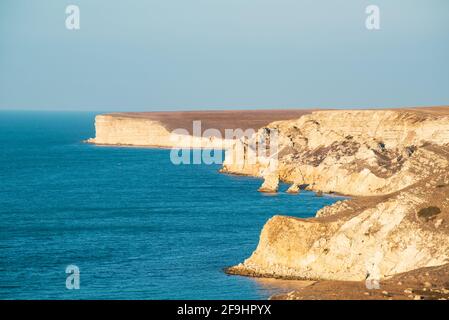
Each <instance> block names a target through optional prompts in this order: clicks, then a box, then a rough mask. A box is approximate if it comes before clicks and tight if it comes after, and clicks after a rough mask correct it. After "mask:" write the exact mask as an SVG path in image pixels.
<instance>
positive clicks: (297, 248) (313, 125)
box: [223, 107, 449, 281]
mask: <svg viewBox="0 0 449 320" xmlns="http://www.w3.org/2000/svg"><path fill="white" fill-rule="evenodd" d="M273 130H277V132H278V135H279V138H278V141H279V154H278V170H277V172H276V174H277V175H278V177H279V179H280V180H282V181H285V182H289V183H292V184H295V185H301V186H302V187H303V188H307V189H310V190H315V191H320V192H321V191H322V192H328V193H330V192H336V193H340V194H345V195H349V196H353V198H352V199H350V200H345V201H340V202H338V203H336V204H334V205H332V206H330V207H326V208H323V209H322V210H320V211H319V212H318V213H317V216H316V217H315V218H312V219H299V218H294V217H287V216H275V217H273V218H271V219H270V220H269V221H268V222H267V223H266V225H265V226H264V228H263V230H262V233H261V236H260V240H259V244H258V247H257V249H256V250H255V252H254V253H253V254H252V256H251V257H249V258H248V259H247V260H245V261H244V262H243V263H241V264H239V265H237V266H234V267H231V268H228V269H227V272H228V273H230V274H239V275H247V276H257V277H275V278H287V279H326V280H345V281H360V280H366V281H370V280H372V281H379V280H382V279H387V278H389V277H391V276H393V275H395V274H399V273H404V272H408V271H411V270H415V269H419V268H424V267H434V266H440V265H444V264H447V263H448V262H449V170H448V168H449V108H446V107H442V108H432V109H425V108H423V109H402V110H351V111H346V110H342V111H319V112H313V113H312V114H309V115H304V116H302V117H301V118H299V119H297V120H289V121H279V122H273V123H271V124H270V125H268V126H266V127H264V128H261V129H260V130H259V131H258V133H257V135H255V136H254V137H253V139H260V138H261V136H263V135H266V134H267V132H270V131H273ZM244 143H248V142H244ZM264 163H266V161H264V162H261V163H248V164H247V163H244V164H240V165H234V164H233V163H232V162H231V161H230V162H228V163H225V165H224V168H223V171H224V172H230V173H241V174H250V175H254V176H261V177H263V176H264V174H263V172H264V169H265V167H264ZM270 179H273V178H272V177H270Z"/></svg>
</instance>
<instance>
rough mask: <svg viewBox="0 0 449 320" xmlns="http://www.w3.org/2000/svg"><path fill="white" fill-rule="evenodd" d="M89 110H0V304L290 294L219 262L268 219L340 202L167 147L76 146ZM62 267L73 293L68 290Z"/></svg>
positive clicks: (245, 246) (86, 128)
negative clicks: (69, 270) (294, 191)
mask: <svg viewBox="0 0 449 320" xmlns="http://www.w3.org/2000/svg"><path fill="white" fill-rule="evenodd" d="M94 116H95V114H93V113H74V112H73V113H72V112H68V113H54V112H53V113H51V112H0V144H1V147H0V298H1V299H265V298H268V297H269V296H270V295H271V294H273V293H275V292H279V291H285V290H288V289H289V286H290V284H292V283H291V282H282V283H281V282H276V281H275V282H270V281H261V280H256V279H251V278H245V277H238V276H228V275H225V274H224V273H223V271H222V269H223V267H226V266H230V265H234V264H236V263H239V262H241V261H243V260H244V259H245V258H247V257H249V255H250V254H251V253H252V251H253V250H254V249H255V248H256V245H257V242H258V239H259V234H260V231H261V229H262V227H263V225H264V223H265V222H266V221H267V220H268V219H269V218H270V217H272V216H273V215H275V214H288V215H294V216H298V217H309V216H313V215H314V213H315V212H316V211H317V210H318V209H319V208H321V207H323V206H324V205H328V204H330V203H333V202H334V201H336V200H337V198H331V197H323V198H317V197H315V196H314V194H313V193H310V192H303V193H302V194H301V195H299V196H292V195H288V194H286V193H285V192H281V193H280V194H278V195H275V196H267V195H263V194H260V193H258V192H257V188H258V187H259V185H260V183H261V181H260V180H257V179H253V178H246V177H236V176H230V175H224V174H219V173H218V172H217V170H218V169H219V166H218V165H213V166H210V165H209V166H208V165H183V166H175V165H173V164H171V162H170V157H169V153H170V151H169V150H153V149H142V148H115V147H98V146H92V145H88V144H84V143H82V140H83V139H86V138H89V137H92V136H94V127H93V123H94ZM285 188H286V186H283V189H282V190H285ZM70 264H74V265H76V266H78V267H79V269H80V289H79V290H68V289H66V277H67V274H66V273H65V269H66V267H67V266H68V265H70ZM292 285H293V284H292Z"/></svg>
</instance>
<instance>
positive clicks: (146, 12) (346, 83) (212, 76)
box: [0, 0, 449, 111]
mask: <svg viewBox="0 0 449 320" xmlns="http://www.w3.org/2000/svg"><path fill="white" fill-rule="evenodd" d="M71 4H73V5H77V6H78V7H79V9H80V29H79V30H68V29H67V28H66V24H65V20H66V17H67V15H66V13H65V10H66V7H67V6H68V5H71ZM368 5H377V6H378V7H379V8H380V30H368V29H367V28H366V26H365V20H366V18H367V14H366V12H365V9H366V7H367V6H368ZM425 105H449V1H447V0H427V1H422V0H407V1H403V0H402V1H399V0H370V1H364V0H327V1H325V0H127V1H124V0H114V1H111V0H70V1H66V0H0V109H8V110H18V109H36V110H40V109H43V110H92V111H141V110H147V111H151V110H206V109H207V110H212V109H257V108H260V109H262V108H263V109H267V108H268V109H281V108H311V107H316V108H363V107H365V108H374V107H403V106H425Z"/></svg>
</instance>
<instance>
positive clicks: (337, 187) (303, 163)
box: [223, 110, 449, 196]
mask: <svg viewBox="0 0 449 320" xmlns="http://www.w3.org/2000/svg"><path fill="white" fill-rule="evenodd" d="M272 130H277V131H278V133H279V138H278V140H279V146H278V149H279V154H278V156H279V173H278V174H279V177H280V178H281V179H282V180H283V181H286V182H291V183H296V184H301V185H309V189H312V190H321V191H324V192H338V193H341V194H347V195H358V196H363V195H366V196H373V195H381V194H389V193H392V192H394V191H397V190H401V189H403V188H405V187H407V186H409V185H412V184H413V183H416V182H417V181H419V180H421V179H422V177H423V176H426V175H428V174H429V173H430V172H429V169H430V168H432V169H433V167H438V168H445V165H446V160H445V157H444V156H442V155H438V154H436V153H435V152H434V151H433V149H432V148H422V147H423V146H424V145H435V146H441V145H444V144H446V143H449V117H447V116H437V115H428V114H425V113H423V112H413V111H384V110H380V111H322V112H314V113H312V114H310V115H306V116H303V117H301V118H300V119H298V120H291V121H280V122H274V123H272V124H270V125H269V126H267V127H266V128H262V129H260V130H259V132H258V134H257V135H256V136H255V137H253V139H256V140H258V139H261V137H262V136H264V135H266V134H267V132H270V131H272ZM247 143H249V142H247ZM267 163H268V162H267V160H266V159H262V161H258V162H256V163H245V162H243V163H238V162H235V161H226V162H225V164H224V168H223V171H224V172H230V173H237V174H247V175H254V176H261V177H263V176H264V171H265V169H266V164H267Z"/></svg>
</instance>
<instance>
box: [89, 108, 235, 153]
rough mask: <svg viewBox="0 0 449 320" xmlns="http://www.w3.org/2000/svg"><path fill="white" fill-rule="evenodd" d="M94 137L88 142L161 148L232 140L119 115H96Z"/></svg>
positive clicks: (207, 145) (218, 144)
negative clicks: (205, 135) (179, 130)
mask: <svg viewBox="0 0 449 320" xmlns="http://www.w3.org/2000/svg"><path fill="white" fill-rule="evenodd" d="M95 131H96V136H95V138H93V139H89V140H88V142H89V143H94V144H99V145H122V146H143V147H161V148H216V149H223V148H227V147H230V146H231V145H232V144H233V143H234V142H233V141H232V140H225V139H221V138H218V137H214V136H211V137H193V136H191V135H189V134H188V133H187V134H176V133H173V132H171V131H169V130H168V129H167V128H166V127H165V126H164V124H163V123H161V122H159V121H154V120H151V119H146V118H138V117H126V116H120V115H113V114H111V115H98V116H96V117H95Z"/></svg>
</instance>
